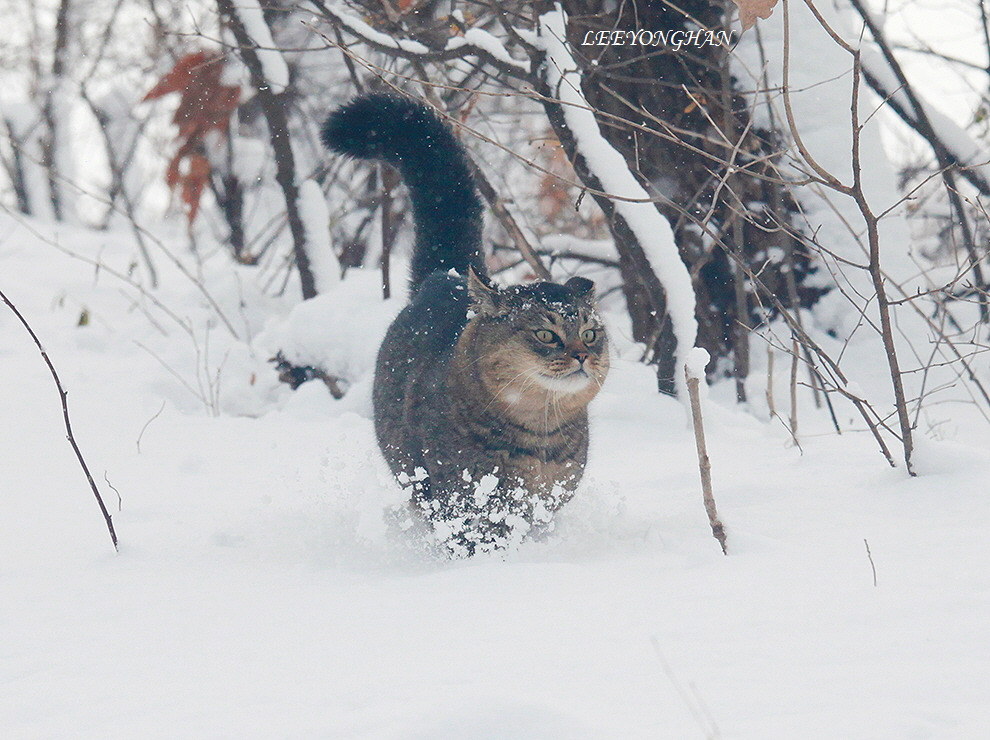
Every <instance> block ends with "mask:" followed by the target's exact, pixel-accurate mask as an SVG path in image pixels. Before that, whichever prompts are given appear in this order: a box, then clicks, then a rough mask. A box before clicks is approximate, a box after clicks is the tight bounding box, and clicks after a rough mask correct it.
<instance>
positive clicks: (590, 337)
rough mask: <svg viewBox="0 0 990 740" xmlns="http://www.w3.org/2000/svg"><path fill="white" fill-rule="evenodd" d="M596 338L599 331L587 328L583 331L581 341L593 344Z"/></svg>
mask: <svg viewBox="0 0 990 740" xmlns="http://www.w3.org/2000/svg"><path fill="white" fill-rule="evenodd" d="M596 339H598V332H597V331H595V330H594V329H585V330H584V331H583V332H581V341H582V342H584V343H585V344H591V343H592V342H594V341H595V340H596Z"/></svg>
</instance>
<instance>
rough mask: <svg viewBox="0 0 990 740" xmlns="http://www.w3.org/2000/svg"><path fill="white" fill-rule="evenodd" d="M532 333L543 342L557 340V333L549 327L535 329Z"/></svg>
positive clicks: (548, 342) (547, 342)
mask: <svg viewBox="0 0 990 740" xmlns="http://www.w3.org/2000/svg"><path fill="white" fill-rule="evenodd" d="M533 333H534V334H536V338H537V339H539V340H540V341H541V342H543V343H544V344H553V343H554V342H556V341H557V335H556V334H554V333H553V332H552V331H550V330H549V329H537V330H536V331H535V332H533Z"/></svg>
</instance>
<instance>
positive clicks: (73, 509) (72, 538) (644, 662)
mask: <svg viewBox="0 0 990 740" xmlns="http://www.w3.org/2000/svg"><path fill="white" fill-rule="evenodd" d="M0 234H5V235H6V236H3V237H0V266H2V267H0V290H3V291H4V292H5V293H7V295H8V296H9V297H10V298H11V300H13V301H14V302H15V303H16V304H17V305H18V307H19V308H20V310H21V311H22V312H23V313H24V314H25V316H26V317H27V318H28V320H29V321H30V322H31V323H32V325H33V326H34V328H35V330H36V331H37V333H38V334H39V335H40V337H41V338H42V341H43V342H44V344H45V347H46V349H47V351H48V352H49V353H50V355H51V357H52V360H53V361H54V363H55V365H56V367H57V368H58V370H59V372H60V374H61V376H62V379H63V382H64V384H65V386H66V388H67V390H68V391H69V404H70V413H71V415H72V421H73V425H74V431H75V434H76V437H77V439H78V442H79V444H80V446H81V447H82V450H83V452H84V454H85V455H86V457H87V460H88V462H89V465H90V467H91V468H92V469H93V471H94V473H95V475H96V478H97V480H98V482H99V484H100V488H101V490H102V492H103V495H104V496H105V498H106V500H107V502H108V504H109V505H111V507H112V509H113V511H114V522H115V524H116V527H117V531H118V534H119V535H120V539H121V549H120V553H119V554H114V553H113V550H112V548H111V546H110V542H109V538H108V536H107V534H106V531H105V530H104V529H103V521H102V519H101V517H100V514H99V511H98V509H97V507H96V503H95V501H93V499H92V494H91V492H90V491H89V489H88V487H87V485H86V482H85V480H84V478H83V476H82V473H81V471H80V470H79V468H78V466H77V465H76V462H75V460H74V458H73V457H72V453H71V451H70V449H69V446H68V444H67V443H66V441H65V439H64V430H63V428H62V425H61V424H62V422H61V412H60V407H59V403H58V397H57V394H56V391H55V388H54V385H53V384H52V381H51V378H50V376H48V374H47V371H46V370H45V368H44V366H43V364H42V361H41V358H40V356H39V355H38V352H37V350H36V348H35V347H34V346H33V344H32V343H31V341H30V339H29V338H28V336H27V335H26V333H25V332H24V331H23V329H22V327H21V326H20V325H19V324H17V323H16V321H15V320H14V317H13V316H12V315H10V313H9V312H8V311H6V308H5V307H3V308H4V310H3V311H0V505H2V507H3V509H2V511H3V516H2V518H0V686H2V690H0V728H2V731H0V734H2V735H3V736H4V737H10V738H53V737H66V738H68V737H71V738H104V737H141V738H156V737H162V738H165V737H168V738H174V737H211V738H214V737H215V738H272V737H285V738H317V737H319V738H396V739H398V738H403V739H405V738H423V739H426V738H500V739H501V738H510V739H514V738H658V737H660V738H705V737H711V738H752V739H764V738H823V739H825V738H828V739H830V740H831V739H834V738H898V739H899V738H929V737H930V738H980V737H987V736H990V705H988V702H987V696H990V690H988V688H990V687H988V678H990V671H988V670H987V666H988V665H990V638H988V632H987V628H986V625H987V624H988V623H990V575H988V572H987V568H986V565H987V562H988V558H987V556H988V554H990V553H988V546H987V539H986V531H987V529H988V526H990V516H988V513H990V511H988V504H987V495H986V490H987V487H986V471H987V469H988V463H990V454H988V445H987V439H988V435H987V433H986V429H985V425H984V424H983V423H982V422H979V423H978V422H977V421H975V420H974V418H971V415H969V410H970V409H969V407H967V406H965V405H957V406H953V405H949V404H943V405H940V406H936V407H934V409H933V410H932V411H931V412H930V414H928V415H926V416H925V419H926V423H923V424H922V427H921V429H920V430H919V437H920V440H919V444H920V450H919V454H918V460H917V467H918V469H919V470H920V472H921V473H922V475H920V476H919V477H918V478H915V479H909V478H907V476H906V475H905V474H904V472H903V470H892V469H890V468H888V467H887V466H886V464H885V462H884V461H883V458H882V457H881V456H880V454H879V453H878V452H877V451H876V449H875V447H874V444H873V442H872V440H871V439H870V437H869V436H868V435H867V434H865V433H863V432H856V431H847V433H845V434H843V435H842V436H837V435H835V434H834V433H830V432H829V428H830V427H829V424H828V420H827V417H826V415H825V414H824V412H819V411H815V410H813V408H812V406H811V403H810V398H803V397H802V404H803V406H802V411H801V424H802V427H801V434H800V441H801V446H802V450H803V451H801V450H798V449H797V448H795V447H794V446H793V445H792V444H791V443H790V438H789V435H788V434H787V433H786V432H785V431H784V430H783V428H782V427H781V425H780V424H779V423H778V422H776V421H768V420H767V419H766V414H765V408H763V407H761V406H760V405H759V403H758V402H757V401H755V400H754V401H753V405H752V407H750V408H740V407H736V406H735V405H733V404H732V403H730V402H729V401H728V400H726V399H728V398H729V397H731V393H732V391H731V388H730V387H728V386H725V387H715V388H713V389H712V391H711V398H710V400H708V401H707V402H706V404H705V413H706V418H705V424H706V431H707V434H708V447H709V453H710V455H711V457H712V465H713V478H714V487H715V496H716V500H717V502H718V505H719V509H720V513H721V515H722V518H723V521H724V522H725V524H726V528H727V531H728V537H729V540H728V545H729V553H730V554H729V556H728V557H725V556H723V555H722V554H721V552H720V550H719V547H718V543H717V542H716V541H715V540H714V539H713V538H712V536H711V533H710V531H709V528H708V523H707V519H706V516H705V512H704V508H703V506H702V502H701V493H700V486H699V482H698V469H697V462H696V458H695V452H694V439H693V435H692V432H691V430H690V428H689V427H688V425H687V424H686V419H685V414H684V409H683V407H682V406H681V405H680V404H679V403H677V402H676V401H673V400H670V399H665V398H662V397H659V396H658V395H657V394H656V392H655V390H654V381H653V378H652V374H651V372H650V370H649V369H647V368H644V367H642V366H640V365H638V364H637V363H636V362H635V361H634V360H635V358H636V357H637V352H636V348H635V347H632V346H631V345H630V344H629V343H628V342H627V341H625V340H624V339H623V334H624V330H623V324H622V322H621V321H620V320H618V319H616V318H614V317H613V322H612V332H613V336H614V337H615V338H616V340H617V345H618V351H619V355H620V357H619V359H618V360H617V361H616V362H615V363H614V368H613V370H612V373H611V375H610V377H609V379H608V381H607V383H606V387H605V390H604V391H603V392H602V394H601V396H600V397H599V399H597V400H596V401H595V403H594V404H593V427H592V433H593V442H592V450H591V460H590V463H589V466H588V471H587V476H586V481H585V483H584V484H583V485H582V488H581V489H580V491H579V494H578V496H577V497H576V499H575V500H574V501H573V502H572V503H571V504H569V505H568V506H567V507H565V509H564V510H563V511H562V512H561V514H560V516H559V518H558V524H559V526H558V528H557V531H556V532H555V533H553V534H552V535H551V536H550V537H549V538H548V539H547V540H546V541H542V542H528V543H526V544H525V545H523V546H522V547H521V548H519V549H518V550H517V551H514V552H510V553H505V554H503V555H501V556H493V557H480V558H476V559H473V560H469V561H460V562H449V561H447V560H444V559H442V558H438V557H436V556H435V555H433V554H431V553H430V552H429V551H428V550H427V549H426V548H424V547H423V546H422V545H421V543H422V533H421V532H417V531H400V530H398V529H397V528H395V527H394V526H390V524H389V519H390V517H389V516H388V512H389V510H390V509H391V508H392V507H395V506H396V505H398V504H399V503H400V502H401V498H402V496H401V493H400V492H399V491H398V489H397V488H396V487H395V486H394V484H392V483H391V482H390V480H389V479H388V476H387V473H386V468H385V465H384V463H383V461H382V460H381V459H380V457H379V454H378V452H377V449H376V447H375V444H374V436H373V431H372V424H371V421H370V418H369V406H370V404H369V403H368V396H369V387H368V379H369V373H370V369H371V363H372V361H373V355H374V347H375V346H376V344H377V340H378V337H379V336H380V335H381V332H382V331H383V330H384V327H385V326H386V325H387V322H388V320H389V318H390V316H391V315H392V314H393V313H394V311H395V310H397V308H398V305H399V304H398V303H397V302H392V303H391V304H382V303H381V302H380V301H379V300H378V299H377V297H376V291H377V285H378V278H377V275H375V274H368V275H364V274H361V273H359V272H353V271H352V273H351V274H350V275H349V276H348V277H347V279H345V280H344V281H343V282H341V283H340V284H339V286H337V290H338V294H337V295H336V298H334V297H330V296H328V297H325V298H323V299H321V300H322V301H324V302H325V303H326V306H325V307H324V308H323V309H319V308H316V309H314V308H307V309H297V311H298V310H302V311H303V312H304V313H305V311H310V312H311V314H310V315H307V316H306V317H305V320H302V319H296V320H293V319H292V317H291V309H292V307H293V303H294V302H295V301H294V299H291V298H284V299H273V298H265V297H264V296H263V295H262V293H261V291H260V290H258V289H257V288H255V287H253V285H254V284H253V282H252V281H253V277H252V275H253V274H254V273H252V272H251V269H252V268H245V267H234V266H232V265H231V264H230V261H229V260H228V259H227V258H226V257H225V256H224V255H223V254H221V253H217V254H214V255H212V256H210V257H207V258H206V259H205V261H204V265H203V267H202V270H201V273H202V275H203V283H204V285H205V286H207V287H208V289H209V290H210V291H211V293H212V295H213V297H214V298H215V300H216V301H217V303H218V305H219V306H220V307H221V309H222V310H223V311H224V312H225V314H226V315H227V318H228V320H229V321H230V323H231V324H232V325H233V326H234V327H235V329H236V330H237V331H238V333H239V334H240V335H241V338H240V339H238V340H235V339H233V338H232V337H231V336H230V335H229V333H227V332H226V330H225V329H223V328H222V326H221V325H220V323H219V322H217V321H216V320H215V319H214V326H213V328H212V329H211V330H210V331H209V332H206V330H205V329H204V327H205V326H206V324H207V321H208V319H209V317H210V316H211V311H210V310H209V309H208V308H206V307H204V304H205V300H204V298H203V295H202V293H201V292H200V291H199V290H198V289H197V288H196V287H195V286H194V285H192V284H191V283H190V282H189V281H188V280H186V279H185V278H183V277H181V276H180V275H178V274H177V273H175V271H174V270H172V269H171V268H169V267H168V266H167V265H166V264H165V262H164V261H163V260H159V263H160V266H161V267H162V271H163V286H164V287H163V288H162V289H161V290H159V291H158V292H157V293H156V294H155V295H156V297H157V298H158V300H159V301H161V303H162V304H163V305H165V306H167V307H169V308H170V309H171V310H172V311H173V312H175V313H176V315H177V318H179V319H182V320H188V322H189V326H191V327H193V333H192V334H191V335H190V334H187V333H186V332H185V331H184V330H182V329H180V328H179V327H178V325H177V323H176V321H174V320H172V319H170V318H169V317H168V316H166V315H165V314H164V312H163V311H162V310H161V309H159V308H157V307H156V306H155V305H154V304H152V303H151V302H150V301H149V300H147V299H146V298H142V297H141V295H140V294H139V293H138V292H137V291H135V289H134V288H132V287H130V286H128V285H127V284H126V283H125V282H123V281H122V280H120V279H119V278H117V277H114V276H113V275H111V274H110V273H109V272H107V271H106V270H105V269H100V270H97V269H94V268H93V267H92V266H91V265H88V264H86V263H84V262H81V261H79V260H77V259H73V258H71V257H68V256H66V255H65V254H64V253H63V252H60V251H58V250H57V249H56V248H55V247H54V246H52V245H51V244H50V243H49V242H57V243H58V244H59V245H60V246H61V247H63V248H64V249H70V250H73V251H75V252H78V253H81V254H85V255H87V256H88V257H90V258H94V259H96V258H98V259H99V260H100V261H101V262H103V263H104V264H105V265H106V266H107V267H110V268H114V269H117V270H120V271H122V272H126V269H127V266H128V264H129V261H130V260H132V259H133V254H132V251H133V247H132V246H131V245H130V242H129V241H128V239H127V237H126V235H119V236H118V235H115V234H112V233H109V234H108V233H94V232H87V231H85V230H82V229H74V228H70V227H63V226H59V227H54V226H49V225H42V224H39V223H37V222H32V221H24V220H17V219H15V218H14V217H12V216H10V215H7V214H3V215H0ZM166 243H167V244H170V245H171V246H172V248H173V249H174V250H176V251H177V252H181V251H182V248H181V246H180V243H181V242H180V240H177V239H173V240H172V241H166ZM182 257H183V259H184V260H186V261H187V262H188V261H189V255H187V254H183V255H182ZM255 269H256V268H255ZM290 292H291V289H290ZM83 309H85V310H86V311H87V313H88V316H89V321H88V323H87V324H86V325H84V326H78V325H77V324H78V320H79V317H80V313H81V312H82V311H83ZM321 312H322V313H321ZM334 312H336V313H334ZM321 315H322V316H324V317H330V318H327V319H325V320H326V321H327V322H328V323H329V324H332V327H330V328H327V327H322V328H323V329H324V330H325V331H326V332H327V333H326V334H320V332H319V331H316V330H317V329H320V328H321V327H320V326H319V321H320V316H321ZM156 324H157V325H158V326H159V327H161V331H160V330H159V329H156V328H155V326H156ZM304 326H309V327H310V328H312V329H313V330H314V331H313V332H310V333H307V332H306V331H302V327H304ZM293 331H295V332H296V333H295V334H293V333H292V332H293ZM163 332H165V333H163ZM290 336H291V337H294V338H295V339H294V341H296V343H297V351H298V352H302V353H303V354H305V351H306V347H310V348H312V347H313V346H314V345H318V344H320V343H321V342H322V343H325V342H335V343H337V344H334V345H333V346H339V348H340V350H339V353H338V356H339V357H340V358H343V359H342V360H341V366H340V368H338V369H339V370H341V371H342V372H344V371H346V372H348V373H351V374H352V377H353V378H354V382H353V383H352V385H351V386H350V388H349V392H348V394H347V396H345V398H344V399H343V400H342V401H340V402H335V401H333V400H332V399H331V398H330V396H329V394H328V393H327V392H326V390H325V389H324V388H323V387H322V386H320V385H319V384H318V383H310V384H308V385H306V386H303V387H302V388H301V389H300V390H299V391H298V392H296V393H292V392H291V391H289V390H288V388H287V387H284V386H279V384H278V383H277V382H276V381H275V377H274V372H273V370H272V369H271V366H270V365H269V364H268V363H267V362H266V360H267V358H268V356H269V355H268V352H269V351H270V350H271V346H270V345H271V344H272V343H278V342H280V341H288V338H289V337H290ZM138 342H140V344H141V345H142V346H139V345H138V344H137V343H138ZM197 347H198V349H197ZM872 351H874V350H873V349H872V348H871V347H869V346H868V345H867V344H866V343H865V340H863V341H862V342H860V343H858V344H857V343H856V342H854V344H853V345H852V346H851V347H850V348H849V350H848V352H849V353H851V356H852V359H851V360H848V359H847V362H855V363H856V364H855V367H857V368H858V369H859V370H861V373H860V376H861V377H859V378H858V379H859V382H861V383H862V384H865V385H868V384H870V383H873V384H876V385H878V386H879V384H880V383H881V382H882V374H881V372H882V363H878V362H871V361H870V355H869V353H870V352H872ZM857 352H859V353H861V359H860V360H858V361H857V359H856V355H855V353H857ZM152 353H153V354H152ZM330 354H333V353H332V352H331V353H330ZM760 356H762V355H761V354H760V353H759V352H756V353H754V357H757V358H759V357H760ZM984 364H985V363H984ZM787 365H788V363H786V362H778V363H777V366H776V367H777V368H778V369H777V372H776V376H777V377H776V387H777V393H778V394H783V393H785V391H784V388H785V387H786V378H787V375H788V373H789V368H788V366H787ZM197 369H198V377H199V380H197ZM217 378H219V382H217V380H216V379H217ZM763 382H764V381H763V379H762V378H760V373H759V372H756V373H754V376H753V379H752V380H751V384H752V385H753V387H752V388H751V389H750V390H751V393H750V397H751V398H753V399H760V398H762V393H763V391H762V388H760V387H759V385H760V384H761V383H763ZM184 384H185V385H188V386H189V387H188V388H187V387H185V385H184ZM217 385H218V386H219V392H214V389H215V388H216V386H217ZM201 386H202V388H203V390H202V392H201V395H202V396H203V399H202V400H200V399H197V398H196V393H197V392H199V391H198V389H199V388H200V387H201ZM778 403H779V404H780V405H783V403H782V401H781V400H780V399H778ZM214 414H216V415H214ZM939 414H941V416H939ZM840 416H841V417H842V421H843V424H844V426H845V428H847V429H851V428H853V427H855V425H854V424H849V423H848V422H849V414H848V412H846V411H844V410H842V409H840ZM973 416H975V415H973ZM931 438H938V439H931ZM104 475H106V477H107V479H108V480H109V481H110V483H112V485H113V487H114V488H115V489H116V490H117V491H119V492H120V505H119V510H118V499H117V495H116V494H115V493H114V491H113V490H112V489H110V488H109V487H108V484H107V483H105V482H104ZM864 540H866V541H868V543H869V547H870V551H871V553H872V559H873V563H874V565H875V567H876V578H877V585H876V586H874V583H873V572H872V568H871V563H870V559H869V558H868V556H867V551H866V546H865V544H864Z"/></svg>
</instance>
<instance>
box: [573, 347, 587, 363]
mask: <svg viewBox="0 0 990 740" xmlns="http://www.w3.org/2000/svg"><path fill="white" fill-rule="evenodd" d="M573 357H574V359H575V360H577V361H578V362H580V363H581V364H582V365H583V364H584V361H585V360H587V359H588V353H587V352H585V351H584V350H583V349H579V350H577V351H576V352H574V354H573Z"/></svg>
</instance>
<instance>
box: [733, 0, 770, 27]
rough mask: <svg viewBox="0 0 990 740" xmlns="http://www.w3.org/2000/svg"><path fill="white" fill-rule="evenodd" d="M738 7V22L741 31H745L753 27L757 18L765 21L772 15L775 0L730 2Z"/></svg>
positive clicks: (737, 0)
mask: <svg viewBox="0 0 990 740" xmlns="http://www.w3.org/2000/svg"><path fill="white" fill-rule="evenodd" d="M732 1H733V2H734V3H735V4H736V5H738V6H739V22H740V23H741V24H742V30H743V31H745V30H747V29H749V28H752V27H753V24H754V23H756V19H757V18H762V19H763V20H766V19H767V18H769V17H770V14H771V13H773V9H774V7H775V6H776V5H777V0H732Z"/></svg>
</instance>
